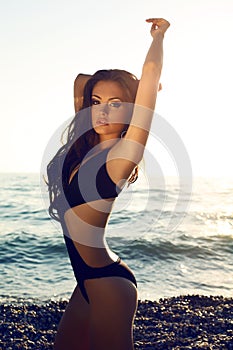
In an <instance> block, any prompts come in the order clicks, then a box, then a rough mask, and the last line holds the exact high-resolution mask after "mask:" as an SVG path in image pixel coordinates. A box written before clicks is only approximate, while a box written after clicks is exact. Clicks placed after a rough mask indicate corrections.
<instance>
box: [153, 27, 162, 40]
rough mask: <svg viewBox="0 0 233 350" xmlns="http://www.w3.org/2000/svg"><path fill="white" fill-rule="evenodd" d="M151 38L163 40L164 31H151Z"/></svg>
mask: <svg viewBox="0 0 233 350" xmlns="http://www.w3.org/2000/svg"><path fill="white" fill-rule="evenodd" d="M152 38H153V39H156V40H158V39H161V40H163V38H164V32H163V31H162V30H159V29H156V30H155V31H154V32H153V33H152Z"/></svg>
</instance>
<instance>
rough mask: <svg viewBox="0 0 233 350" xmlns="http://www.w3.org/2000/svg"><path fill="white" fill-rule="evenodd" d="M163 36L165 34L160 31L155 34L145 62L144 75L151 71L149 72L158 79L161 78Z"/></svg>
mask: <svg viewBox="0 0 233 350" xmlns="http://www.w3.org/2000/svg"><path fill="white" fill-rule="evenodd" d="M163 38H164V34H163V33H162V32H160V31H158V32H156V34H155V35H154V37H153V41H152V43H151V45H150V48H149V50H148V53H147V55H146V58H145V62H144V64H143V69H142V77H143V74H147V72H148V71H149V73H152V74H153V75H155V76H156V77H157V78H158V79H159V78H160V75H161V71H162V66H163Z"/></svg>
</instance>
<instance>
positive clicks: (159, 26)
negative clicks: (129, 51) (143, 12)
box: [146, 18, 170, 33]
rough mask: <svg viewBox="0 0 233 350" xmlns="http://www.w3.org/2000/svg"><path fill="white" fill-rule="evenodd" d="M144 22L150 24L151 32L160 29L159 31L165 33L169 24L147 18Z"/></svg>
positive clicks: (158, 19)
mask: <svg viewBox="0 0 233 350" xmlns="http://www.w3.org/2000/svg"><path fill="white" fill-rule="evenodd" d="M146 22H147V23H152V27H151V30H152V31H154V30H157V29H160V30H161V31H163V32H164V33H165V31H166V30H167V29H168V27H169V26H170V23H169V22H168V21H167V20H166V19H163V18H148V19H146Z"/></svg>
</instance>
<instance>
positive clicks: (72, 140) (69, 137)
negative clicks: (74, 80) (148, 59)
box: [47, 69, 139, 221]
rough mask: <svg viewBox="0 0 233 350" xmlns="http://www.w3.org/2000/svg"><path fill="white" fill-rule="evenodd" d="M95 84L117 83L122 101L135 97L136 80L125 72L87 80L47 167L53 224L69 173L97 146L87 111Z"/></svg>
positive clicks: (104, 72)
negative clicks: (62, 142)
mask: <svg viewBox="0 0 233 350" xmlns="http://www.w3.org/2000/svg"><path fill="white" fill-rule="evenodd" d="M99 81H114V82H117V83H118V84H119V85H120V86H121V87H122V88H123V89H124V92H125V101H124V102H129V103H134V101H135V98H136V93H137V88H138V83H139V81H138V80H137V78H136V77H135V76H134V75H133V74H131V73H129V72H127V71H125V70H119V69H110V70H99V71H97V72H96V73H95V74H94V75H92V76H91V78H90V79H89V80H88V81H87V83H86V85H85V88H84V93H83V103H82V107H81V109H80V110H79V111H78V113H77V114H76V115H75V117H74V118H73V120H72V121H71V123H70V124H69V125H68V127H67V129H66V130H65V132H64V133H63V138H64V135H66V136H65V138H66V140H65V143H64V144H63V146H62V147H61V148H60V149H59V150H58V152H57V153H56V155H55V156H54V157H53V159H52V160H51V161H50V162H49V164H48V166H47V178H48V180H47V185H48V192H49V199H50V205H49V214H50V216H51V217H52V218H53V219H55V220H57V221H60V216H61V215H60V214H59V213H61V207H62V202H63V201H64V197H63V193H64V188H65V187H66V186H67V185H68V183H69V179H70V176H71V173H72V171H73V170H74V169H75V168H76V167H77V166H78V165H79V164H80V163H81V161H82V160H83V158H84V157H85V155H86V154H87V153H88V152H89V151H90V150H91V149H92V148H93V147H94V146H95V145H97V144H98V143H99V136H98V134H97V133H96V132H95V130H94V129H93V127H92V121H91V111H90V108H89V107H90V106H91V100H92V91H93V88H94V86H95V85H96V84H97V83H98V82H99ZM126 129H127V128H126ZM135 176H137V175H135ZM135 176H133V177H135ZM132 182H133V181H132Z"/></svg>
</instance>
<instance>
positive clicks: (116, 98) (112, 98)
mask: <svg viewBox="0 0 233 350" xmlns="http://www.w3.org/2000/svg"><path fill="white" fill-rule="evenodd" d="M91 97H97V98H99V99H100V100H101V97H100V96H98V95H92V96H91ZM111 100H120V101H122V99H121V98H120V97H111V98H110V99H109V101H111Z"/></svg>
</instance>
